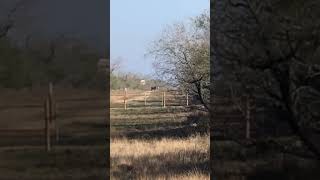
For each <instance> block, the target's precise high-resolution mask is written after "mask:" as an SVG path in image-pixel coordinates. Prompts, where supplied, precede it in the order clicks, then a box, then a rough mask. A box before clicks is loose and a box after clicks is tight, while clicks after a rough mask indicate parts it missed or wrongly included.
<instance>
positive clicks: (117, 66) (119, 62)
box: [110, 57, 123, 74]
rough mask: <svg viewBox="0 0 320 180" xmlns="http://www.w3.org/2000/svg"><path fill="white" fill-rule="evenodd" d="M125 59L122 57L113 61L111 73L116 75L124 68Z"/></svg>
mask: <svg viewBox="0 0 320 180" xmlns="http://www.w3.org/2000/svg"><path fill="white" fill-rule="evenodd" d="M122 63H123V59H122V58H121V57H118V58H113V59H111V63H110V73H111V74H112V73H114V72H115V71H117V70H119V69H120V68H121V66H122Z"/></svg>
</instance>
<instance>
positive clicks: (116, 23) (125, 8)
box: [110, 0, 210, 74]
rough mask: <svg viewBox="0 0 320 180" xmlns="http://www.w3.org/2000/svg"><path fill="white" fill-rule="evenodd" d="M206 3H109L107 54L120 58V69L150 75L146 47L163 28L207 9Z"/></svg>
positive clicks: (183, 0)
mask: <svg viewBox="0 0 320 180" xmlns="http://www.w3.org/2000/svg"><path fill="white" fill-rule="evenodd" d="M209 2H210V1H209V0H111V2H110V5H111V6H110V11H111V13H110V46H111V47H110V55H111V58H117V57H121V58H122V59H124V62H123V66H122V70H124V71H130V72H138V73H142V74H152V72H153V70H152V59H151V57H148V58H146V57H144V55H145V53H146V52H147V48H148V44H150V43H151V42H152V41H153V40H156V38H157V36H159V35H160V33H161V31H162V29H163V28H164V26H165V25H168V24H172V23H174V22H177V21H187V20H188V18H190V17H194V16H197V15H199V14H200V13H202V12H203V11H204V10H206V9H209V6H210V3H209Z"/></svg>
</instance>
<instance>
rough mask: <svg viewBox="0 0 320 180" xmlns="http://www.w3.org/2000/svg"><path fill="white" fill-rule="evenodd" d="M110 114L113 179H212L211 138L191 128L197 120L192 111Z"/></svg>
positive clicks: (158, 108) (156, 109) (155, 108)
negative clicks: (210, 172) (191, 124)
mask: <svg viewBox="0 0 320 180" xmlns="http://www.w3.org/2000/svg"><path fill="white" fill-rule="evenodd" d="M152 93H157V92H152ZM152 93H150V94H149V97H152V95H153V94H152ZM141 94H142V97H143V96H144V93H143V92H142V93H141ZM111 99H113V98H112V97H111ZM139 99H141V98H140V97H137V96H136V97H131V99H130V100H131V102H134V100H139ZM111 103H112V102H111ZM137 103H139V102H137ZM111 106H112V104H111ZM129 107H130V106H129ZM110 113H111V146H110V151H111V153H110V155H111V179H187V180H188V179H195V180H197V179H199V180H200V179H201V180H202V179H210V176H209V135H208V134H207V131H206V129H205V127H203V126H202V127H201V126H199V127H192V126H190V123H191V121H192V120H191V119H194V118H195V117H197V116H195V115H197V113H196V112H194V111H193V110H191V109H190V108H187V107H181V106H179V107H176V106H169V107H166V108H162V107H161V104H160V106H156V105H153V106H151V107H150V106H146V107H137V106H135V108H129V109H127V110H124V109H123V108H115V109H111V112H110ZM197 118H199V117H197Z"/></svg>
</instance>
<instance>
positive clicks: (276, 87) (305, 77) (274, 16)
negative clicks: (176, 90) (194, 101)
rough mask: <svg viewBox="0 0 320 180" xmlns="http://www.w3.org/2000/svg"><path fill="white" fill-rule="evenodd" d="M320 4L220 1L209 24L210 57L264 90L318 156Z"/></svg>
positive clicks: (251, 89) (253, 88)
mask: <svg viewBox="0 0 320 180" xmlns="http://www.w3.org/2000/svg"><path fill="white" fill-rule="evenodd" d="M319 7H320V3H319V2H317V1H313V0H308V1H299V0H297V1H294V3H289V2H287V1H278V0H272V1H258V0H228V1H224V2H222V1H216V2H215V4H214V8H213V9H212V10H214V11H216V13H215V16H214V17H212V26H211V28H212V30H213V32H214V36H213V41H212V43H213V44H212V49H213V51H212V52H213V54H212V59H214V60H215V61H218V62H219V63H220V65H222V66H223V68H222V69H224V68H226V69H228V68H229V71H228V72H229V73H230V74H233V75H234V79H233V80H234V82H235V81H237V82H240V84H241V85H242V90H243V92H245V93H251V94H253V95H255V96H257V95H259V94H260V95H261V94H263V95H264V96H266V97H267V98H268V99H269V100H270V102H271V103H272V104H273V106H274V107H275V108H278V109H281V110H282V112H284V115H285V116H284V120H286V121H287V122H288V124H289V126H290V128H291V130H292V131H293V132H294V134H295V135H297V136H298V137H299V138H300V139H301V140H302V142H303V143H304V144H305V145H306V147H307V148H308V149H309V150H310V151H311V152H312V153H313V154H314V155H316V157H317V158H318V159H320V144H319V143H318V142H317V137H319V135H320V134H319V126H318V125H317V124H319V119H320V116H319V113H317V112H318V111H319V108H318V107H320V106H319V104H320V88H319V85H320V84H319V82H320V66H319V60H318V59H319V57H320V56H319V55H320V54H319V53H320V51H319V50H320V28H319V27H320V21H319V19H318V17H319V11H318V9H319ZM217 12H218V13H217ZM227 67H228V68H227ZM226 74H227V73H226Z"/></svg>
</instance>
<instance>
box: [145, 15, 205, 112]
mask: <svg viewBox="0 0 320 180" xmlns="http://www.w3.org/2000/svg"><path fill="white" fill-rule="evenodd" d="M209 32H210V30H209V15H208V13H203V14H202V15H200V16H198V17H196V18H194V19H192V21H191V23H190V24H186V23H176V24H173V25H171V26H168V27H167V28H166V29H164V31H163V33H162V35H161V37H160V38H159V39H158V40H157V41H154V42H153V46H152V47H151V48H150V49H149V54H151V55H153V56H154V58H155V62H154V68H155V70H156V73H157V74H158V76H159V77H162V79H165V80H167V81H168V82H171V83H172V85H175V86H180V87H183V88H184V89H187V90H189V91H191V92H190V93H193V94H196V95H197V97H199V100H200V101H201V103H202V104H203V105H204V106H205V108H206V109H208V108H209V107H208V103H209V39H210V37H209Z"/></svg>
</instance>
